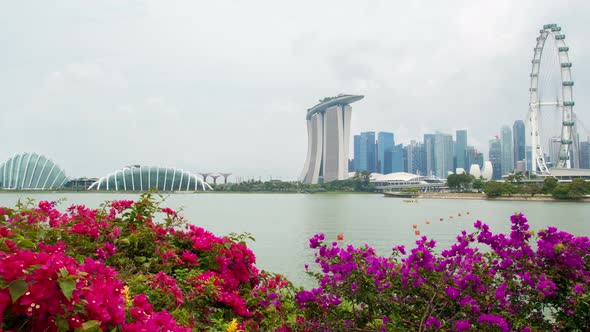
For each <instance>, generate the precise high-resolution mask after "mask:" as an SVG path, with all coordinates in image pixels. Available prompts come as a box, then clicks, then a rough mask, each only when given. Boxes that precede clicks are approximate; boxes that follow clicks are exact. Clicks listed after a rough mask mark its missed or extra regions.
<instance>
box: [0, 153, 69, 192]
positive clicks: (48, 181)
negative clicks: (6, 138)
mask: <svg viewBox="0 0 590 332" xmlns="http://www.w3.org/2000/svg"><path fill="white" fill-rule="evenodd" d="M66 182H68V178H67V177H66V174H65V172H64V171H63V170H62V169H61V168H60V167H59V166H58V165H57V164H56V163H54V162H53V161H52V160H51V159H49V158H47V157H46V156H44V155H41V154H38V153H28V152H25V153H17V154H15V155H14V156H13V157H12V158H10V159H8V160H7V161H5V162H4V163H2V164H0V188H2V189H7V190H23V189H25V190H46V189H59V188H62V187H63V185H64V184H65V183H66Z"/></svg>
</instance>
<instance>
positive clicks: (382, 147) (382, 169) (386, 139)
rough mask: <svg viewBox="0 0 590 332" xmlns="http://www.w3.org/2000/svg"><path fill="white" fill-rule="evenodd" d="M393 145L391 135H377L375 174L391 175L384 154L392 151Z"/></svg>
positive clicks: (389, 164) (386, 133) (385, 133)
mask: <svg viewBox="0 0 590 332" xmlns="http://www.w3.org/2000/svg"><path fill="white" fill-rule="evenodd" d="M394 145H395V141H394V136H393V133H388V132H379V133H378V134H377V172H379V173H381V174H388V173H391V162H390V161H388V160H387V158H386V153H387V152H388V151H392V150H393V146H394Z"/></svg>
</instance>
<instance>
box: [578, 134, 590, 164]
mask: <svg viewBox="0 0 590 332" xmlns="http://www.w3.org/2000/svg"><path fill="white" fill-rule="evenodd" d="M580 168H585V169H590V140H589V141H586V142H580Z"/></svg>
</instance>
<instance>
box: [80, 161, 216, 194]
mask: <svg viewBox="0 0 590 332" xmlns="http://www.w3.org/2000/svg"><path fill="white" fill-rule="evenodd" d="M152 188H154V189H158V190H159V191H197V190H213V189H212V188H211V186H210V185H209V184H208V183H206V182H205V181H203V180H202V179H200V178H199V177H198V176H197V175H196V174H192V173H190V172H187V171H185V170H182V169H179V168H175V167H161V166H141V165H131V166H126V167H123V168H122V169H119V170H116V171H114V172H112V173H109V174H107V175H106V176H103V177H101V178H99V179H98V180H96V182H94V183H93V184H92V185H91V186H90V187H88V190H107V191H113V190H114V191H147V190H150V189H152Z"/></svg>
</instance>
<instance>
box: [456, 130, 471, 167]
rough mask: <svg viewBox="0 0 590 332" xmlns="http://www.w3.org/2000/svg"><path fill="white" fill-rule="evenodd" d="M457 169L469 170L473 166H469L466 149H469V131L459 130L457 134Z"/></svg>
mask: <svg viewBox="0 0 590 332" xmlns="http://www.w3.org/2000/svg"><path fill="white" fill-rule="evenodd" d="M455 137H456V141H455V159H456V165H455V168H463V169H468V167H469V166H470V165H471V164H467V161H466V159H467V158H466V149H467V130H465V129H462V130H457V131H456V132H455Z"/></svg>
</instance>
